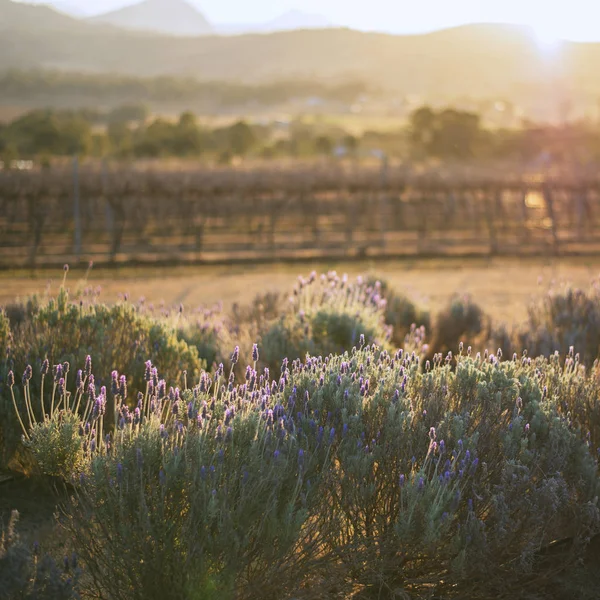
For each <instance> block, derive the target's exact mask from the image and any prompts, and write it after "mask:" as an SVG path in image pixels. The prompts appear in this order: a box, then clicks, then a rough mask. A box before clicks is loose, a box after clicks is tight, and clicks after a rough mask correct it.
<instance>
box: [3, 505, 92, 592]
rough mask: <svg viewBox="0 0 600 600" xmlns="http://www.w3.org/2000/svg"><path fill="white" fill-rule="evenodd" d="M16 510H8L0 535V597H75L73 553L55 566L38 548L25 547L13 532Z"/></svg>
mask: <svg viewBox="0 0 600 600" xmlns="http://www.w3.org/2000/svg"><path fill="white" fill-rule="evenodd" d="M18 520H19V513H18V512H17V511H16V510H15V511H13V512H12V514H11V517H10V521H9V523H8V527H7V529H6V531H2V535H0V600H16V599H17V598H19V599H21V600H75V599H76V598H79V597H80V596H79V593H78V588H79V580H80V578H81V570H80V569H79V567H78V565H77V557H76V555H72V556H71V557H65V559H64V561H63V564H62V565H61V566H60V567H59V566H58V564H57V563H56V561H55V560H54V559H53V558H52V557H50V556H49V555H44V556H40V550H39V547H38V546H37V545H36V546H35V547H34V548H33V549H32V550H30V549H28V548H27V547H25V546H24V545H23V544H22V543H21V541H20V539H19V535H18V533H17V531H16V527H17V524H18Z"/></svg>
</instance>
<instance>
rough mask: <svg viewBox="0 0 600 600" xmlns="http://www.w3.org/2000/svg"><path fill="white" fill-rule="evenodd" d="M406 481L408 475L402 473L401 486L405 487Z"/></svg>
mask: <svg viewBox="0 0 600 600" xmlns="http://www.w3.org/2000/svg"><path fill="white" fill-rule="evenodd" d="M405 482H406V477H405V476H404V474H402V475H400V487H404V484H405Z"/></svg>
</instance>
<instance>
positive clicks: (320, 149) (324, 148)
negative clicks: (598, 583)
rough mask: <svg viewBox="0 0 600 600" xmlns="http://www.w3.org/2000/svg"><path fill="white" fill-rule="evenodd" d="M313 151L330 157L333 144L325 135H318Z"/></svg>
mask: <svg viewBox="0 0 600 600" xmlns="http://www.w3.org/2000/svg"><path fill="white" fill-rule="evenodd" d="M315 151H316V152H317V154H321V155H323V156H330V155H331V153H332V152H333V142H332V141H331V138H329V137H327V136H326V135H320V136H319V137H318V138H317V139H316V140H315Z"/></svg>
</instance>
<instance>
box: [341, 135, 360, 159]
mask: <svg viewBox="0 0 600 600" xmlns="http://www.w3.org/2000/svg"><path fill="white" fill-rule="evenodd" d="M344 147H345V148H346V150H347V151H348V154H350V155H351V156H354V155H355V154H356V151H357V150H358V139H357V138H356V137H355V136H353V135H347V136H346V137H345V138H344Z"/></svg>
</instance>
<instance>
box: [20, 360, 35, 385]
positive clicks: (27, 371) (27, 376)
mask: <svg viewBox="0 0 600 600" xmlns="http://www.w3.org/2000/svg"><path fill="white" fill-rule="evenodd" d="M32 375H33V369H32V368H31V365H27V366H26V367H25V371H24V373H23V381H22V383H23V386H26V385H28V384H29V381H30V380H31V377H32Z"/></svg>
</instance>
